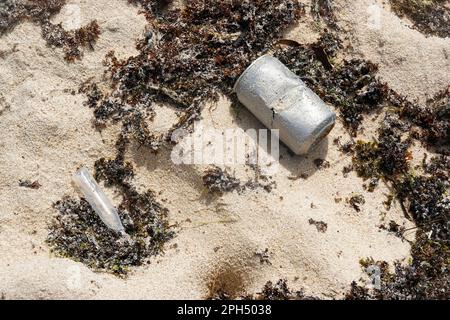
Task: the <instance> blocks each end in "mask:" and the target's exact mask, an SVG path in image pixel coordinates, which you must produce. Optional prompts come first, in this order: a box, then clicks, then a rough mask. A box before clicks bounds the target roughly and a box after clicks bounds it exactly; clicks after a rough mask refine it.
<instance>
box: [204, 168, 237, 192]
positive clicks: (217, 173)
mask: <svg viewBox="0 0 450 320" xmlns="http://www.w3.org/2000/svg"><path fill="white" fill-rule="evenodd" d="M203 185H204V186H206V187H207V188H208V190H209V191H210V192H218V193H223V192H230V191H233V190H237V189H239V188H240V187H241V184H240V181H239V180H238V179H236V178H234V177H232V176H231V175H230V174H229V173H228V172H227V171H224V170H222V169H221V168H219V167H217V166H213V167H211V168H209V169H208V170H206V171H205V173H204V174H203Z"/></svg>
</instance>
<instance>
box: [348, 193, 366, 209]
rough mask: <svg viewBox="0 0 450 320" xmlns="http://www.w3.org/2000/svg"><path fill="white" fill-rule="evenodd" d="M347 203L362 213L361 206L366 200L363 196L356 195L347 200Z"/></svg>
mask: <svg viewBox="0 0 450 320" xmlns="http://www.w3.org/2000/svg"><path fill="white" fill-rule="evenodd" d="M347 202H348V203H349V204H350V205H351V206H352V207H353V209H355V210H356V211H357V212H359V211H361V206H362V205H363V204H364V203H366V200H365V199H364V196H363V195H362V194H354V195H352V196H351V197H350V198H349V199H347Z"/></svg>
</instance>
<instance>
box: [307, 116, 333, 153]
mask: <svg viewBox="0 0 450 320" xmlns="http://www.w3.org/2000/svg"><path fill="white" fill-rule="evenodd" d="M334 124H335V122H334V121H332V122H330V123H329V124H328V125H326V126H325V127H323V128H322V130H321V131H320V132H319V133H318V135H317V138H316V139H315V140H314V142H313V143H312V144H311V147H309V150H308V152H310V151H312V150H313V149H315V148H316V147H317V145H318V144H319V143H320V142H321V141H322V140H323V139H324V138H325V137H326V136H327V135H328V134H329V133H330V131H331V129H333V128H334Z"/></svg>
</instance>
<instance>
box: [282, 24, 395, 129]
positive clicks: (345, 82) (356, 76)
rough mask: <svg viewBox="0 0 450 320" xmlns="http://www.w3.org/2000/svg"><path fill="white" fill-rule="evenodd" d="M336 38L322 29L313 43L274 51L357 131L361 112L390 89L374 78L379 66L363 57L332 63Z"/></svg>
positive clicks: (376, 104)
mask: <svg viewBox="0 0 450 320" xmlns="http://www.w3.org/2000/svg"><path fill="white" fill-rule="evenodd" d="M341 46H342V45H341V42H340V40H339V38H338V37H337V36H336V35H334V34H333V33H329V32H325V33H324V34H323V35H322V37H321V38H320V39H319V40H318V41H317V42H316V43H313V44H312V45H307V46H304V45H299V46H295V47H288V48H281V49H279V50H277V51H276V52H275V56H277V57H278V58H279V59H280V60H281V61H282V62H283V63H284V64H286V65H287V66H288V67H289V69H291V70H292V71H293V72H294V73H296V74H297V75H298V76H299V77H300V78H301V79H302V80H303V81H305V82H306V83H307V85H308V86H309V87H310V88H311V89H312V90H313V91H314V92H315V93H317V94H318V95H319V96H320V97H321V98H322V99H323V100H324V101H325V102H327V103H329V104H331V105H332V106H334V107H335V108H337V110H338V112H339V113H340V115H341V119H342V120H343V121H344V125H345V126H346V127H347V128H348V129H349V131H350V132H351V133H352V134H353V135H356V132H357V130H358V128H359V126H360V125H361V122H362V120H363V118H364V114H370V113H372V112H375V111H377V110H380V109H381V107H382V106H384V104H385V103H386V101H387V98H388V93H389V90H388V88H387V86H386V84H384V83H382V82H380V81H379V80H378V79H377V78H376V73H377V71H378V67H377V66H376V65H375V64H373V63H371V62H369V61H365V60H359V59H352V60H350V61H347V60H344V61H343V62H342V63H339V64H337V63H335V62H334V59H335V58H336V54H337V53H338V51H339V49H340V48H341Z"/></svg>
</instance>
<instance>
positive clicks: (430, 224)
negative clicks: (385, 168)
mask: <svg viewBox="0 0 450 320" xmlns="http://www.w3.org/2000/svg"><path fill="white" fill-rule="evenodd" d="M449 188H450V180H449V179H448V176H447V177H446V178H444V179H441V178H439V177H437V176H419V177H414V176H411V175H410V176H406V177H405V178H404V179H403V180H402V181H401V182H400V183H399V184H398V185H397V186H396V191H397V196H398V198H399V199H400V201H402V203H405V204H406V209H407V211H408V213H409V214H410V215H411V216H412V219H413V220H414V222H415V223H416V224H417V225H418V226H420V228H421V229H422V230H423V231H425V232H430V237H431V238H432V239H437V240H441V241H445V242H447V243H449V242H450V197H449V195H448V190H449Z"/></svg>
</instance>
